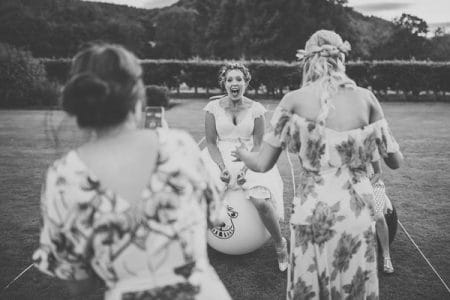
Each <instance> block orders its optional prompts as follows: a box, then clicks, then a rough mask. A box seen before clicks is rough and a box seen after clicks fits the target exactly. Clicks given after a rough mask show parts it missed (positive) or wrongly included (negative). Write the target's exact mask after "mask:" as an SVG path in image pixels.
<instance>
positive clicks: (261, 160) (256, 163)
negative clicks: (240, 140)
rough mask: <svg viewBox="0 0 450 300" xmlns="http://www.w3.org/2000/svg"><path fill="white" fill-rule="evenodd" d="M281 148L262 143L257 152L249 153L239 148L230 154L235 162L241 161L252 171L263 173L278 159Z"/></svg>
mask: <svg viewBox="0 0 450 300" xmlns="http://www.w3.org/2000/svg"><path fill="white" fill-rule="evenodd" d="M281 150H282V149H281V148H279V147H274V146H271V145H269V144H268V143H266V142H263V143H262V146H261V149H260V150H259V152H250V151H248V150H246V149H245V147H239V148H237V149H236V150H235V151H233V152H232V153H231V155H232V156H233V157H235V158H236V160H241V161H243V162H244V164H245V165H246V166H247V167H248V168H249V169H250V170H252V171H254V172H259V173H264V172H267V171H269V170H270V169H272V168H273V166H274V165H275V163H276V162H277V160H278V157H280V153H281Z"/></svg>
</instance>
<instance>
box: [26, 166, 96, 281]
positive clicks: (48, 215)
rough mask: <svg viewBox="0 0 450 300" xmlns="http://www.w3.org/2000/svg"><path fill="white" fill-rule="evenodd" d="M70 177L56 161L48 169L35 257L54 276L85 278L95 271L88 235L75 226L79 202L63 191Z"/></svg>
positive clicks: (36, 263) (42, 193) (67, 278)
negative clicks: (71, 201) (64, 174)
mask: <svg viewBox="0 0 450 300" xmlns="http://www.w3.org/2000/svg"><path fill="white" fill-rule="evenodd" d="M66 179H67V178H65V177H64V176H63V175H62V174H59V173H58V172H57V168H56V167H55V165H54V166H52V167H50V169H49V170H48V172H47V177H46V180H45V183H44V185H43V187H42V191H41V210H42V228H41V235H40V247H39V249H38V250H36V251H35V253H34V254H33V261H34V265H35V266H36V267H37V268H38V269H39V270H40V271H41V272H43V273H46V274H48V275H50V276H56V277H58V278H60V279H64V280H82V279H87V278H90V277H92V274H93V271H92V269H91V267H90V264H89V261H88V258H87V255H88V251H87V248H86V245H87V244H88V241H87V239H88V237H87V236H86V235H84V233H85V232H80V231H78V230H76V229H78V228H76V227H75V226H73V225H76V224H74V222H75V221H76V218H77V216H76V215H77V212H78V211H77V207H76V204H74V203H69V202H68V201H66V199H65V198H64V193H62V192H61V191H60V188H61V186H64V185H66V184H67V180H66ZM77 225H79V224H77ZM87 230H88V231H89V229H87Z"/></svg>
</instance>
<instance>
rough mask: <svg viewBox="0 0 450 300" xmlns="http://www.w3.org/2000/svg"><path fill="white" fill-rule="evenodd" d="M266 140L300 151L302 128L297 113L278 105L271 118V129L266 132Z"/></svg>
mask: <svg viewBox="0 0 450 300" xmlns="http://www.w3.org/2000/svg"><path fill="white" fill-rule="evenodd" d="M264 141H265V142H266V143H268V144H269V145H271V146H273V147H277V148H283V149H284V148H287V149H288V151H289V152H298V151H299V150H300V145H301V142H300V128H299V124H297V122H296V120H295V115H293V114H292V113H290V112H288V111H287V110H286V109H285V108H283V107H280V106H278V107H277V108H276V109H275V111H274V114H273V116H272V119H271V120H270V129H269V130H268V132H267V133H266V134H265V136H264Z"/></svg>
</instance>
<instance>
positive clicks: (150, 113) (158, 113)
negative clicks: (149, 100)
mask: <svg viewBox="0 0 450 300" xmlns="http://www.w3.org/2000/svg"><path fill="white" fill-rule="evenodd" d="M163 123H164V107H162V106H147V107H146V108H145V125H144V126H145V128H150V129H154V128H157V127H164V124H163Z"/></svg>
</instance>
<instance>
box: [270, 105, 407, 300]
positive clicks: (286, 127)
mask: <svg viewBox="0 0 450 300" xmlns="http://www.w3.org/2000/svg"><path fill="white" fill-rule="evenodd" d="M327 109H329V107H327V105H324V106H323V107H322V111H321V113H320V114H319V117H318V118H317V119H316V120H314V121H310V120H306V119H304V118H302V117H300V116H298V115H295V114H290V113H288V112H287V111H285V110H283V108H281V107H278V108H277V109H276V111H275V114H274V116H273V119H272V122H271V123H272V126H273V127H274V130H273V132H270V133H268V134H267V135H266V137H265V141H266V142H267V143H269V144H271V145H272V146H274V147H283V148H287V149H288V151H290V152H292V153H296V154H297V155H298V158H299V160H300V164H301V174H299V177H300V184H299V187H298V188H297V191H296V194H295V195H294V199H293V204H292V205H293V206H292V215H291V219H290V232H291V249H290V257H289V259H290V266H289V270H288V284H287V299H378V278H377V264H376V253H375V245H376V240H375V235H374V232H375V231H374V222H373V214H374V212H373V210H374V199H373V198H374V192H373V188H372V186H371V184H370V181H369V179H368V178H367V174H366V167H367V165H368V163H369V162H371V161H375V160H378V159H380V154H381V155H383V156H385V155H387V153H388V152H397V151H398V150H399V147H398V144H397V143H396V141H395V140H394V138H393V136H392V135H391V133H390V130H389V127H388V124H387V122H386V120H385V119H381V120H379V121H377V122H375V123H372V124H370V125H368V126H366V127H364V128H360V129H354V130H349V131H344V132H338V131H335V130H332V129H329V128H326V127H325V119H326V117H327Z"/></svg>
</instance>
